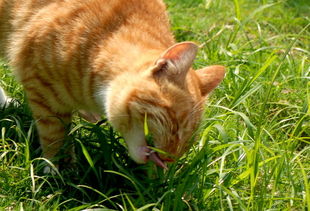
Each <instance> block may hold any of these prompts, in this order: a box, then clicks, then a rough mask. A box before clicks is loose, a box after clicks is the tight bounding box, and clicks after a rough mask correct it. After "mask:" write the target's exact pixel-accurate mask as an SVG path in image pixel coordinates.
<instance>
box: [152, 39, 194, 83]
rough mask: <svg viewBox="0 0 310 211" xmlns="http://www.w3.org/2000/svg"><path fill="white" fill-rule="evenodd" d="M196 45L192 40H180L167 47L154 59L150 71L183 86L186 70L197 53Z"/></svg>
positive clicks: (156, 75)
mask: <svg viewBox="0 0 310 211" xmlns="http://www.w3.org/2000/svg"><path fill="white" fill-rule="evenodd" d="M197 50H198V46H197V45H196V44H195V43H193V42H181V43H177V44H175V45H173V46H172V47H170V48H168V49H167V50H166V51H165V52H164V53H163V54H162V55H161V56H160V58H159V59H158V60H157V61H156V63H155V67H154V68H152V73H153V75H154V76H155V77H157V78H165V79H168V80H169V81H171V82H173V83H175V84H177V85H179V86H183V85H184V84H185V77H186V75H187V73H188V70H189V69H190V68H191V66H192V64H193V61H194V59H195V57H196V55H197Z"/></svg>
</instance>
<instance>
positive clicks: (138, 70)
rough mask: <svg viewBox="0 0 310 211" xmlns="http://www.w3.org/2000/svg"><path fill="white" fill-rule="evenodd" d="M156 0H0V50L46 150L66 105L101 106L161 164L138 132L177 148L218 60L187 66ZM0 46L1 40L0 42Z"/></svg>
mask: <svg viewBox="0 0 310 211" xmlns="http://www.w3.org/2000/svg"><path fill="white" fill-rule="evenodd" d="M169 28H170V26H169V20H168V17H167V14H166V10H165V5H164V3H163V2H162V0H148V1H146V0H40V1H38V0H0V46H1V49H0V54H2V55H4V54H6V55H7V58H8V59H9V61H10V65H11V67H12V68H13V69H14V74H15V75H16V77H17V78H18V80H19V81H20V82H21V83H22V85H23V87H24V89H25V91H26V93H27V95H28V99H29V104H30V107H31V109H32V112H33V116H34V118H35V119H36V120H37V128H38V131H39V135H40V143H41V147H42V150H43V155H44V157H46V158H47V159H52V158H53V157H55V155H56V154H57V153H58V152H59V149H60V147H61V146H62V145H63V139H64V136H65V127H64V126H65V125H66V124H69V123H70V121H71V114H72V111H74V110H84V111H88V112H91V113H99V114H105V115H106V116H107V117H108V119H109V121H110V122H111V124H112V125H113V126H114V128H115V129H116V130H118V131H120V132H121V133H122V135H123V136H124V138H125V140H126V143H127V145H128V150H129V154H130V156H131V158H132V159H133V160H134V161H136V162H137V163H145V162H147V161H148V160H153V161H155V163H156V164H157V165H159V166H162V167H165V164H164V161H167V160H169V158H167V157H166V156H164V155H158V154H157V153H154V152H151V150H150V149H149V148H148V146H147V143H146V141H145V137H144V132H143V122H144V118H145V115H147V117H148V118H147V121H148V126H149V130H150V132H151V133H152V135H153V138H154V140H153V141H154V145H155V147H157V148H159V149H161V150H163V151H166V152H168V153H169V154H171V155H172V156H174V157H176V158H177V157H180V156H181V155H182V154H183V153H184V152H185V151H186V149H188V147H189V146H188V145H189V139H190V138H191V136H192V134H193V132H194V130H195V129H196V127H197V125H198V123H199V120H200V118H201V114H202V111H203V106H204V100H205V98H206V96H207V94H208V93H209V92H210V91H212V90H213V89H214V88H215V87H216V86H217V85H218V84H219V83H220V82H221V81H222V79H223V77H224V74H225V73H224V67H222V66H210V67H206V68H203V69H200V70H197V71H194V70H193V69H192V68H191V66H192V63H193V61H194V59H195V56H196V53H197V49H198V47H197V45H196V44H194V43H192V42H182V43H175V40H174V37H173V35H172V33H171V32H170V29H169ZM3 47H5V49H4V48H3Z"/></svg>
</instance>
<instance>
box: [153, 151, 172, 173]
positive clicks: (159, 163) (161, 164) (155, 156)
mask: <svg viewBox="0 0 310 211" xmlns="http://www.w3.org/2000/svg"><path fill="white" fill-rule="evenodd" d="M149 158H150V160H151V161H153V162H154V163H155V164H156V165H157V166H159V167H161V168H163V169H166V170H167V169H168V167H167V166H166V164H165V163H164V162H163V161H162V160H161V159H160V158H159V156H158V154H157V153H156V152H151V153H150V156H149Z"/></svg>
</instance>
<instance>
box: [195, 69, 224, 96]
mask: <svg viewBox="0 0 310 211" xmlns="http://www.w3.org/2000/svg"><path fill="white" fill-rule="evenodd" d="M195 72H196V74H197V75H198V77H199V79H200V90H201V94H202V95H203V96H206V95H207V94H209V93H210V92H211V91H212V90H213V89H215V88H216V87H217V86H218V85H219V84H220V83H221V82H222V80H223V79H224V77H225V67H224V66H222V65H211V66H208V67H205V68H202V69H199V70H196V71H195Z"/></svg>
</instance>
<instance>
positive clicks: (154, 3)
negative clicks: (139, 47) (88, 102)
mask: <svg viewBox="0 0 310 211" xmlns="http://www.w3.org/2000/svg"><path fill="white" fill-rule="evenodd" d="M2 1H7V0H2ZM21 1H23V4H18V2H19V3H20V2H21ZM0 3H1V0H0ZM15 3H16V5H15V7H14V10H12V11H14V13H15V14H14V15H13V20H11V23H12V25H13V32H12V34H11V37H10V40H11V43H10V52H9V54H10V59H11V61H12V64H13V65H14V66H17V68H18V69H25V68H26V67H27V66H29V65H31V61H32V62H33V63H38V61H39V60H42V59H43V58H42V55H46V56H45V58H44V60H45V61H44V62H45V63H47V64H46V65H48V66H51V67H52V66H53V64H57V63H59V62H62V63H67V62H70V63H71V64H68V66H70V65H76V64H73V63H75V62H77V61H83V62H84V64H83V62H82V64H79V65H80V66H81V68H82V67H83V65H87V64H86V63H87V61H88V60H89V56H90V55H91V54H92V52H94V51H95V50H94V48H96V47H97V45H98V43H100V41H101V40H105V41H107V40H109V38H111V37H112V36H114V35H115V34H119V36H120V37H125V36H128V35H130V37H129V38H128V39H132V40H131V42H139V41H141V40H143V39H145V37H148V39H150V40H160V42H161V44H162V45H163V47H167V46H169V45H170V44H171V42H172V40H173V37H172V35H171V34H170V30H169V21H168V18H167V14H166V12H165V5H164V3H163V2H162V1H161V0H148V1H145V0H53V1H47V0H42V1H37V0H15ZM131 35H134V37H133V36H131ZM165 37H166V40H165ZM48 55H50V56H48ZM27 58H32V59H31V61H29V59H27ZM40 62H41V61H40Z"/></svg>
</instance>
